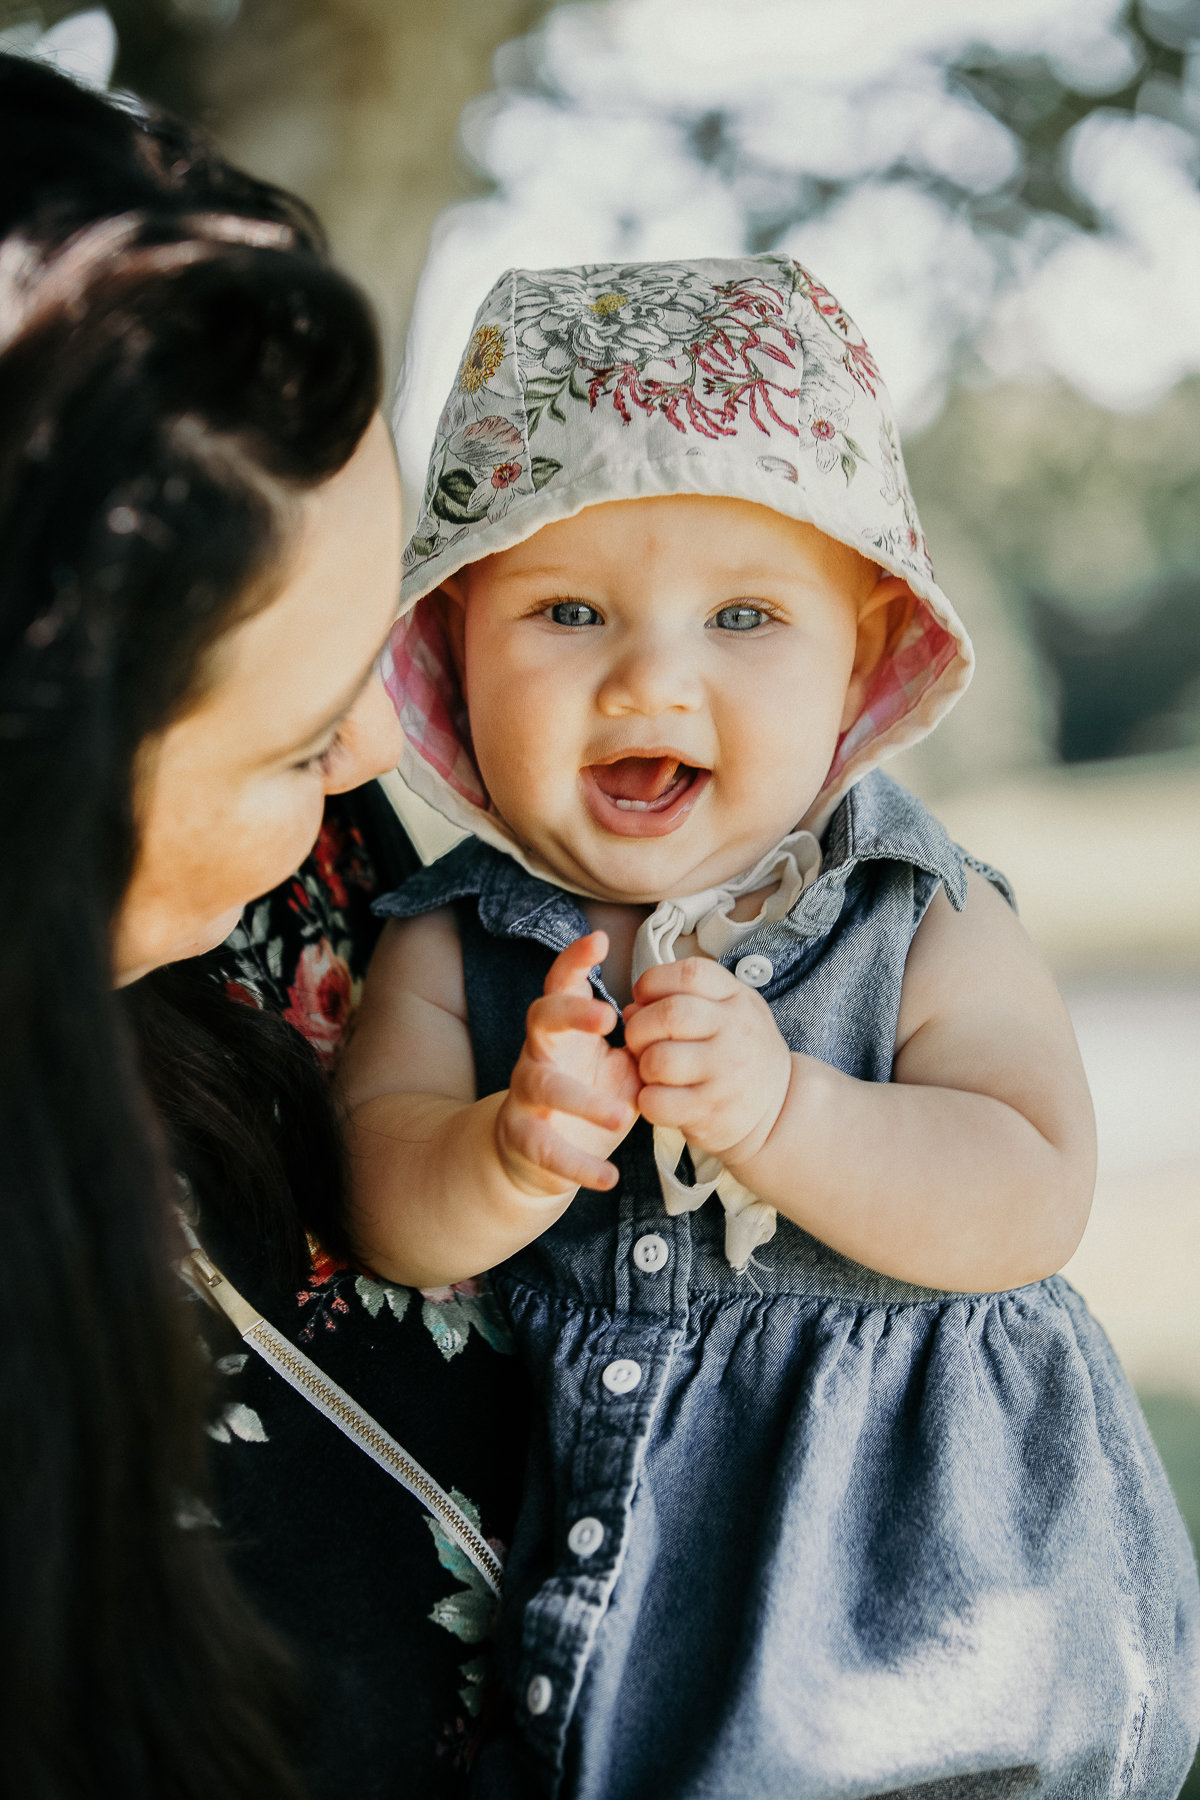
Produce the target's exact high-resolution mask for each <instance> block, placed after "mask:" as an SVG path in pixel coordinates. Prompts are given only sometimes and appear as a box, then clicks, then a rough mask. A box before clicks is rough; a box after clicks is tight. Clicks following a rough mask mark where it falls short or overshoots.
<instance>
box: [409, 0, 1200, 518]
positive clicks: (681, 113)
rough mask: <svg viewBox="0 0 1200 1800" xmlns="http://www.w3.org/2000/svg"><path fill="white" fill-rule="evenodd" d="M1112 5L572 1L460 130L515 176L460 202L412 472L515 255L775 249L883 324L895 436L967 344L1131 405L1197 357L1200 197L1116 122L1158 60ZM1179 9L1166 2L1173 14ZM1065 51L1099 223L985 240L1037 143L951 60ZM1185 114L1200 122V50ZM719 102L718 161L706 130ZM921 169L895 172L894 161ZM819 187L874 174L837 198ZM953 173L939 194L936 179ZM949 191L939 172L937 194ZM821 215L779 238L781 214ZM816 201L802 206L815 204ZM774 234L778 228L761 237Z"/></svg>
mask: <svg viewBox="0 0 1200 1800" xmlns="http://www.w3.org/2000/svg"><path fill="white" fill-rule="evenodd" d="M1122 10H1123V9H1122V6H1121V3H1120V0H921V4H920V5H919V6H917V5H897V4H896V3H895V0H607V4H598V5H593V4H588V5H560V6H558V7H556V8H555V9H554V10H553V12H552V13H551V14H550V15H549V17H548V19H547V21H546V22H545V24H544V26H543V27H542V28H541V30H540V31H539V32H538V33H537V34H536V35H535V36H534V37H533V38H531V39H526V40H523V41H522V42H521V43H519V44H516V45H511V46H506V47H505V48H504V49H502V50H501V52H500V54H499V56H498V58H497V85H496V87H495V88H494V90H493V91H492V92H491V93H489V94H487V95H485V96H483V97H482V98H481V99H479V100H478V101H476V102H474V103H473V104H472V106H471V107H469V108H468V110H467V112H466V114H465V115H464V118H463V121H462V140H463V144H464V147H465V149H466V151H467V153H468V154H469V156H470V157H471V158H472V160H473V161H474V162H475V163H476V164H477V165H478V166H479V168H480V169H481V170H482V171H483V172H484V173H485V174H486V175H487V176H489V177H490V178H491V179H492V180H493V181H495V182H496V184H497V191H496V192H495V194H494V195H491V196H489V197H487V198H485V199H481V200H473V201H469V202H467V203H465V204H462V205H459V206H456V207H453V208H451V209H450V210H448V211H447V212H446V213H445V214H443V216H442V218H441V220H440V221H439V223H438V227H437V230H436V232H435V236H434V241H433V245H432V248H431V252H430V256H429V261H428V264H427V267H426V270H425V273H424V276H423V279H422V283H421V289H420V293H419V295H418V299H417V307H416V313H415V317H414V325H413V332H412V337H411V340H410V356H409V373H408V377H407V381H406V387H405V392H404V396H403V401H402V406H401V411H400V418H399V435H400V442H401V452H402V458H403V461H404V464H405V473H406V475H407V478H408V480H409V481H410V482H416V483H417V484H419V483H420V481H421V480H422V478H423V474H424V466H423V465H424V460H425V455H426V451H427V448H428V445H429V442H430V440H431V437H432V433H433V427H434V423H435V421H436V418H437V414H438V411H439V409H440V406H441V402H442V400H443V398H444V396H445V393H446V391H447V389H448V387H449V385H450V382H451V380H452V379H453V377H454V372H455V368H456V364H457V358H458V355H459V353H460V350H461V348H462V345H463V344H464V342H465V340H466V336H467V332H468V330H469V327H470V322H471V318H472V315H473V313H474V311H475V308H476V306H477V305H478V302H479V301H480V299H481V298H482V297H483V294H484V293H485V292H486V290H487V289H488V287H489V286H490V285H491V283H492V281H493V280H494V279H495V277H496V276H497V275H498V274H500V273H501V271H502V270H503V269H505V268H507V267H509V266H511V265H513V264H523V265H526V266H533V267H538V266H543V267H544V266H547V265H554V264H560V263H573V262H582V261H589V260H591V261H600V260H607V259H610V258H630V259H638V258H643V257H659V256H662V257H668V256H688V255H730V254H740V253H742V252H744V251H745V250H746V249H747V248H750V247H753V248H763V247H770V248H772V249H774V248H782V249H784V250H786V251H788V252H791V253H793V254H795V255H797V256H799V257H800V258H801V260H802V261H804V262H806V263H808V264H809V265H810V266H811V267H812V268H813V269H814V270H815V272H816V273H817V274H818V275H819V276H820V277H821V279H822V280H823V281H824V282H825V283H826V284H827V285H828V286H830V287H831V288H833V290H834V291H835V292H836V293H837V294H838V295H839V297H840V298H841V299H842V301H843V302H844V303H845V305H846V306H847V307H848V308H849V310H850V311H851V312H852V313H853V314H854V315H855V317H856V318H857V319H858V322H859V324H860V325H861V326H862V327H863V329H864V330H865V332H866V334H867V336H868V338H869V340H870V341H871V344H872V347H873V349H874V351H875V353H876V356H877V358H878V360H879V362H880V364H881V365H882V368H883V371H884V375H885V377H886V378H887V380H888V383H889V386H890V387H891V390H892V393H893V397H894V398H895V400H896V402H897V405H898V408H899V411H900V415H901V420H902V423H904V424H906V425H908V426H909V427H910V428H911V427H912V426H915V425H919V424H922V423H925V422H927V421H928V420H930V419H931V418H933V417H935V416H936V414H937V412H938V410H939V408H940V406H941V404H942V401H943V398H944V395H945V391H946V383H947V379H948V376H949V373H950V371H951V368H952V366H953V365H954V363H955V361H956V359H957V358H959V357H960V355H961V353H962V351H963V349H964V347H968V346H969V347H971V348H972V349H973V351H974V354H975V356H976V358H977V360H978V361H980V362H982V364H983V366H984V368H985V370H986V369H987V368H990V369H992V370H993V371H994V372H995V373H996V374H997V375H1000V376H1002V377H1009V376H1018V377H1031V376H1032V377H1036V376H1038V375H1039V374H1041V375H1045V374H1058V375H1061V376H1063V377H1065V378H1066V379H1067V380H1069V381H1071V382H1072V383H1073V384H1074V385H1075V386H1076V387H1078V388H1079V389H1080V390H1081V391H1082V392H1083V393H1085V394H1087V395H1088V396H1090V397H1091V398H1093V399H1095V400H1097V401H1098V402H1100V403H1101V404H1103V405H1106V406H1110V407H1113V408H1116V409H1130V408H1138V407H1142V406H1146V405H1149V404H1152V403H1153V402H1154V401H1155V400H1157V399H1158V398H1159V397H1160V396H1161V395H1162V394H1163V393H1164V392H1166V391H1167V390H1168V389H1169V388H1170V387H1171V386H1173V385H1174V384H1175V383H1176V382H1177V381H1178V380H1179V379H1181V377H1182V376H1184V375H1186V374H1189V373H1192V372H1194V371H1200V306H1198V305H1197V304H1196V302H1195V295H1196V293H1197V292H1200V281H1198V277H1200V195H1198V193H1197V189H1196V182H1195V175H1194V167H1193V158H1194V157H1195V153H1196V139H1195V137H1194V136H1193V135H1192V133H1191V132H1190V131H1189V130H1186V129H1184V128H1182V127H1181V126H1179V125H1173V124H1168V123H1166V122H1165V120H1163V119H1161V118H1156V117H1151V116H1138V117H1130V116H1128V115H1125V114H1119V113H1117V112H1115V111H1113V110H1105V108H1104V106H1103V96H1104V94H1106V93H1112V92H1114V91H1116V90H1117V89H1118V88H1121V87H1123V86H1125V85H1126V83H1127V82H1128V81H1129V80H1130V78H1131V76H1133V75H1134V74H1136V72H1137V68H1138V52H1137V48H1136V46H1135V45H1134V44H1133V42H1132V41H1131V40H1130V39H1129V38H1128V37H1127V35H1126V34H1125V32H1124V31H1123V30H1122V28H1121V25H1120V18H1121V13H1122ZM1160 10H1168V8H1167V7H1164V6H1160ZM972 51H973V52H974V53H975V54H976V55H982V56H984V57H986V56H987V55H988V54H989V53H991V54H996V55H1003V56H1006V57H1008V56H1025V55H1027V56H1034V55H1040V56H1043V57H1045V58H1046V59H1047V60H1048V61H1049V63H1050V65H1051V67H1052V69H1054V70H1055V72H1057V73H1059V74H1060V75H1061V76H1062V77H1063V78H1064V80H1067V81H1069V82H1070V84H1071V85H1072V86H1073V87H1074V88H1075V89H1077V90H1083V91H1085V92H1089V93H1094V94H1096V96H1097V101H1098V104H1097V109H1096V111H1095V112H1093V113H1092V114H1091V115H1090V116H1089V117H1088V118H1087V119H1085V120H1084V122H1083V124H1082V125H1081V126H1079V127H1078V128H1077V129H1076V131H1075V132H1074V133H1073V135H1072V137H1071V139H1070V140H1069V141H1068V144H1067V157H1068V167H1069V172H1070V176H1071V179H1072V180H1073V182H1074V183H1075V185H1076V187H1077V189H1078V190H1079V192H1080V193H1081V194H1082V195H1083V196H1084V197H1085V198H1086V199H1087V200H1088V201H1090V202H1091V203H1092V205H1093V206H1095V208H1096V209H1097V211H1098V213H1099V215H1100V217H1101V218H1102V220H1103V221H1104V230H1103V232H1102V233H1101V234H1100V235H1099V236H1096V235H1089V234H1086V233H1084V232H1083V231H1081V230H1079V229H1077V228H1076V227H1074V226H1071V225H1069V224H1068V223H1067V222H1065V221H1063V220H1061V219H1058V218H1053V219H1051V218H1040V219H1039V218H1034V217H1031V220H1030V226H1029V229H1028V230H1027V231H1026V233H1025V235H1024V237H1023V238H1021V239H1020V240H1018V241H1016V242H1015V243H1014V241H1013V240H1012V239H1011V238H1008V237H1001V236H999V235H998V234H994V233H993V234H985V233H981V232H979V231H977V230H976V229H975V228H974V226H973V224H972V223H971V221H970V220H969V219H968V218H967V217H966V216H965V214H964V211H963V206H962V203H961V201H959V200H958V199H957V197H956V195H955V194H954V192H953V191H952V190H953V189H957V190H958V193H959V194H961V195H963V196H966V195H976V196H979V195H987V194H989V193H993V192H996V191H997V190H1002V189H1003V188H1004V186H1005V184H1006V183H1007V182H1009V181H1010V180H1011V178H1012V176H1013V175H1014V173H1015V172H1016V171H1017V170H1018V168H1019V166H1020V158H1021V155H1022V149H1021V146H1020V144H1019V142H1018V141H1017V139H1016V138H1015V137H1014V136H1013V135H1012V134H1011V133H1010V132H1009V131H1008V130H1007V128H1006V127H1005V126H1003V125H1002V124H1000V123H999V122H998V121H997V120H996V119H994V118H993V117H992V116H991V114H990V113H988V112H986V111H985V110H984V109H983V108H982V107H980V106H978V105H976V104H975V103H974V101H972V100H971V99H969V98H967V97H964V95H963V94H961V93H956V92H953V91H951V89H950V87H949V86H948V85H947V67H948V65H949V64H950V62H951V61H952V60H953V59H954V58H956V57H961V56H963V55H964V54H966V53H968V52H972ZM1193 71H1194V80H1193V79H1189V82H1188V84H1187V88H1186V89H1185V96H1184V98H1185V103H1186V104H1187V105H1189V106H1191V105H1193V104H1194V106H1195V109H1196V114H1197V120H1198V121H1200V57H1197V58H1195V59H1194V61H1193ZM713 115H720V117H721V119H722V121H723V123H722V127H721V130H722V133H723V137H722V140H721V141H722V144H723V146H724V150H725V154H723V155H722V156H721V157H720V158H719V159H717V160H716V161H712V160H710V161H708V162H706V161H704V160H702V158H701V157H700V156H699V155H697V153H696V149H695V142H696V136H695V134H696V128H697V126H698V125H701V122H702V121H704V120H705V119H706V118H710V117H711V116H713ZM898 168H900V169H902V171H903V172H902V173H899V174H898V173H897V172H896V171H897V169H898ZM819 181H838V182H847V181H850V182H852V183H854V185H853V186H851V187H850V188H849V189H848V191H842V192H841V193H840V194H839V196H838V197H837V198H836V199H835V200H833V201H832V202H830V203H826V204H825V205H824V207H823V208H822V206H821V201H820V193H819V190H818V189H816V187H815V186H814V185H813V184H815V183H816V182H819ZM938 183H941V184H942V185H940V186H939V185H937V184H938ZM931 184H932V185H931ZM798 194H799V195H801V196H803V195H805V194H807V195H809V196H810V201H809V204H810V205H811V206H812V207H814V208H815V210H814V211H813V212H812V213H811V216H809V217H807V218H806V219H805V220H804V222H803V223H802V224H800V225H799V226H793V227H791V228H790V229H788V230H787V231H786V232H785V233H784V234H783V235H782V236H778V235H777V236H775V237H770V236H769V229H770V225H769V222H770V219H771V217H772V212H773V210H774V211H775V212H777V213H783V212H785V211H787V210H788V209H791V210H793V211H794V210H797V209H796V207H795V199H796V196H797V195H798ZM800 210H803V208H801V209H800ZM764 231H765V232H766V233H767V234H768V242H767V243H766V244H764V243H763V236H764Z"/></svg>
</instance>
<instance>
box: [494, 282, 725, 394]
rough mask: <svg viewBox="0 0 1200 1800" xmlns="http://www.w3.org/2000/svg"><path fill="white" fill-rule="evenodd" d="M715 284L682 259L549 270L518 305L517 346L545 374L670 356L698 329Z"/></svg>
mask: <svg viewBox="0 0 1200 1800" xmlns="http://www.w3.org/2000/svg"><path fill="white" fill-rule="evenodd" d="M711 304H712V288H711V286H710V285H709V284H708V283H707V282H701V281H697V280H696V278H695V275H694V274H693V273H692V271H691V270H689V269H688V267H687V266H686V264H683V263H651V264H642V265H640V266H639V265H637V264H632V265H630V266H628V267H624V268H622V267H619V266H618V267H615V268H614V267H611V266H607V265H606V266H604V267H601V268H600V269H597V270H592V269H583V270H579V271H575V270H565V271H563V270H547V271H545V272H544V273H543V274H542V275H540V276H539V275H537V274H535V275H533V276H532V277H531V278H530V279H529V280H528V281H527V282H525V283H523V284H522V287H521V290H520V293H519V294H518V297H517V301H516V306H515V309H514V311H515V320H516V338H517V345H518V347H519V349H520V351H522V352H523V353H525V354H526V355H528V356H531V357H533V358H534V359H535V360H536V361H537V362H538V364H539V366H540V367H541V368H542V370H544V371H545V372H546V373H547V374H551V373H552V374H562V373H564V372H565V371H566V370H568V369H570V368H571V367H572V365H573V364H576V363H580V364H583V365H584V366H586V367H587V368H590V369H608V368H611V367H613V365H614V364H617V363H639V364H640V363H644V362H645V361H646V360H647V359H648V358H650V357H665V358H666V359H667V360H668V361H669V360H671V359H672V358H673V356H674V355H675V354H676V352H677V351H678V350H679V348H680V347H681V346H682V345H683V344H684V343H686V341H687V339H688V338H689V336H692V335H694V334H695V332H696V331H697V329H698V327H699V325H700V322H701V321H702V319H703V318H704V314H705V312H706V310H707V308H708V307H709V306H710V305H711Z"/></svg>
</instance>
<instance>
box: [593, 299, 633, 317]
mask: <svg viewBox="0 0 1200 1800" xmlns="http://www.w3.org/2000/svg"><path fill="white" fill-rule="evenodd" d="M628 305H629V295H628V294H597V296H596V298H595V299H594V300H593V301H592V304H591V305H590V306H589V308H588V311H589V312H594V313H595V315H596V317H597V318H598V319H611V317H612V315H613V314H614V313H618V312H620V310H621V308H622V307H623V306H628Z"/></svg>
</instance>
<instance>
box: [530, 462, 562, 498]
mask: <svg viewBox="0 0 1200 1800" xmlns="http://www.w3.org/2000/svg"><path fill="white" fill-rule="evenodd" d="M529 467H530V472H531V473H532V475H533V486H534V491H535V493H536V492H537V490H538V489H540V488H544V487H545V485H546V483H547V482H548V481H551V480H552V479H553V478H554V476H555V475H557V474H558V471H559V470H560V469H561V468H562V464H561V463H560V462H555V460H554V458H553V457H552V456H535V457H533V458H532V460H531V462H530V465H529Z"/></svg>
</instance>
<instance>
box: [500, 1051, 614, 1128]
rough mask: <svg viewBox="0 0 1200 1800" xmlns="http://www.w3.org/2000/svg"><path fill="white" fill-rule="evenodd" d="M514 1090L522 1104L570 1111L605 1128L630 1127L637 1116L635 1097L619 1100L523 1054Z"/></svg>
mask: <svg viewBox="0 0 1200 1800" xmlns="http://www.w3.org/2000/svg"><path fill="white" fill-rule="evenodd" d="M510 1091H511V1093H512V1096H513V1099H514V1100H516V1101H518V1102H519V1103H520V1104H521V1105H522V1106H528V1107H535V1108H543V1109H545V1110H546V1111H547V1112H560V1113H568V1114H570V1116H571V1117H572V1118H575V1119H586V1120H587V1121H588V1123H589V1124H590V1125H599V1126H600V1127H601V1129H602V1130H604V1131H628V1129H629V1127H630V1126H631V1125H632V1123H633V1121H634V1119H635V1118H636V1117H637V1112H636V1108H635V1107H634V1105H633V1102H632V1100H631V1099H630V1100H620V1099H617V1098H615V1097H614V1096H612V1095H608V1094H602V1093H600V1092H598V1091H597V1089H595V1088H592V1087H588V1086H586V1084H585V1083H584V1082H582V1081H575V1080H574V1079H573V1078H572V1077H571V1076H570V1075H564V1074H562V1073H561V1071H560V1070H558V1069H555V1068H552V1067H551V1066H550V1065H549V1064H546V1063H535V1062H531V1061H529V1060H528V1059H527V1058H522V1059H521V1061H520V1062H519V1063H518V1064H517V1067H516V1068H515V1069H514V1070H513V1081H512V1088H511V1090H510Z"/></svg>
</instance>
